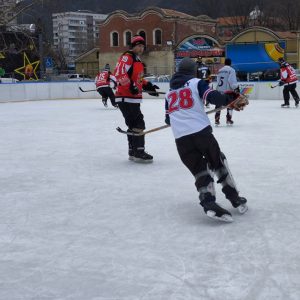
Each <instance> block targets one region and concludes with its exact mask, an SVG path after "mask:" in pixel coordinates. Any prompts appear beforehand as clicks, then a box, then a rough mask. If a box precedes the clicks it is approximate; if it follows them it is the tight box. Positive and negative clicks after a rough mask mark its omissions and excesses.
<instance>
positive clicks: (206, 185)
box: [195, 169, 216, 201]
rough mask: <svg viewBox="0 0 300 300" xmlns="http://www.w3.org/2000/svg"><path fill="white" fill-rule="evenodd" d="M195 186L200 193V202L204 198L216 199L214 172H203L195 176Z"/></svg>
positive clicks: (208, 170)
mask: <svg viewBox="0 0 300 300" xmlns="http://www.w3.org/2000/svg"><path fill="white" fill-rule="evenodd" d="M195 179H196V181H195V185H196V188H197V190H198V192H199V199H200V201H204V198H207V197H209V198H215V195H216V190H215V185H214V179H213V172H212V171H211V170H210V169H207V170H205V171H202V172H200V173H198V174H196V175H195Z"/></svg>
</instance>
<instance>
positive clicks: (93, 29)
mask: <svg viewBox="0 0 300 300" xmlns="http://www.w3.org/2000/svg"><path fill="white" fill-rule="evenodd" d="M106 17H107V15H104V14H95V13H92V12H90V11H77V12H62V13H55V14H52V21H53V42H54V46H55V47H56V49H57V51H58V53H59V55H61V56H64V57H65V60H66V63H67V64H68V66H72V65H74V61H75V58H76V57H78V56H79V55H80V54H82V53H83V52H86V51H87V50H89V49H92V48H94V47H95V46H97V43H98V41H99V29H98V23H100V22H101V21H103V20H105V19H106Z"/></svg>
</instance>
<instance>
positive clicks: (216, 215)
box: [200, 193, 233, 222]
mask: <svg viewBox="0 0 300 300" xmlns="http://www.w3.org/2000/svg"><path fill="white" fill-rule="evenodd" d="M201 199H204V200H202V201H200V205H201V206H202V207H203V209H204V212H205V213H206V215H207V216H208V217H209V218H212V219H215V220H219V221H223V222H233V219H232V216H231V213H230V212H229V211H228V210H226V209H224V208H223V207H221V206H220V205H219V204H218V203H216V201H215V197H214V196H212V195H211V194H210V193H205V194H200V200H201Z"/></svg>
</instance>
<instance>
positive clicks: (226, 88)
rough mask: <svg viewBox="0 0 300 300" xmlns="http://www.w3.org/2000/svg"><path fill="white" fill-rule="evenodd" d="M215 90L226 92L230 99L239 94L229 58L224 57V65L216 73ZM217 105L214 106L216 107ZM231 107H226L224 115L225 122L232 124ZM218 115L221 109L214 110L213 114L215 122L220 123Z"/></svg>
mask: <svg viewBox="0 0 300 300" xmlns="http://www.w3.org/2000/svg"><path fill="white" fill-rule="evenodd" d="M217 91H219V92H221V93H223V94H227V95H229V96H230V98H232V99H236V98H237V97H238V96H239V94H240V90H239V84H238V82H237V79H236V73H235V70H234V68H232V67H231V59H230V58H226V59H225V66H224V67H223V68H221V69H220V70H219V72H218V75H217ZM217 107H218V106H216V108H217ZM232 111H233V110H232V109H231V108H228V109H227V115H226V124H228V125H232V124H233V121H232ZM220 116H221V111H218V112H216V114H215V124H216V125H220Z"/></svg>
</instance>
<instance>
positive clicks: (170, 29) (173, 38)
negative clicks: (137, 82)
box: [99, 7, 224, 75]
mask: <svg viewBox="0 0 300 300" xmlns="http://www.w3.org/2000/svg"><path fill="white" fill-rule="evenodd" d="M216 23H217V22H216V20H214V19H211V18H209V17H208V16H197V17H194V16H191V15H188V14H185V13H182V12H179V11H175V10H171V9H163V8H158V7H149V8H147V9H145V10H143V11H141V12H140V13H137V14H129V13H127V12H125V11H121V10H117V11H114V12H112V13H111V14H110V15H109V16H108V17H107V19H105V20H104V21H103V22H102V23H100V25H99V33H100V35H101V37H100V38H99V49H100V55H99V65H100V66H104V65H105V64H106V63H109V64H110V65H111V66H115V65H116V62H117V60H118V58H119V56H120V55H121V54H122V53H123V52H125V51H126V50H128V45H129V43H130V40H131V37H132V36H133V35H135V34H140V35H141V36H143V37H144V38H145V40H146V50H145V53H144V55H143V62H144V63H145V64H146V72H147V73H151V74H155V75H163V74H172V73H173V72H174V60H176V61H178V60H180V59H181V58H182V56H181V55H182V54H183V55H184V56H190V57H196V56H197V55H202V54H203V56H207V57H210V55H211V54H216V53H217V52H216V51H215V52H213V51H212V50H213V49H214V50H216V48H218V49H219V46H220V45H219V43H218V41H217V40H216V39H215V32H216ZM222 51H223V50H220V51H219V52H218V53H217V54H218V55H219V54H220V53H221V54H222V53H223V52H224V51H223V52H222Z"/></svg>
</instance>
